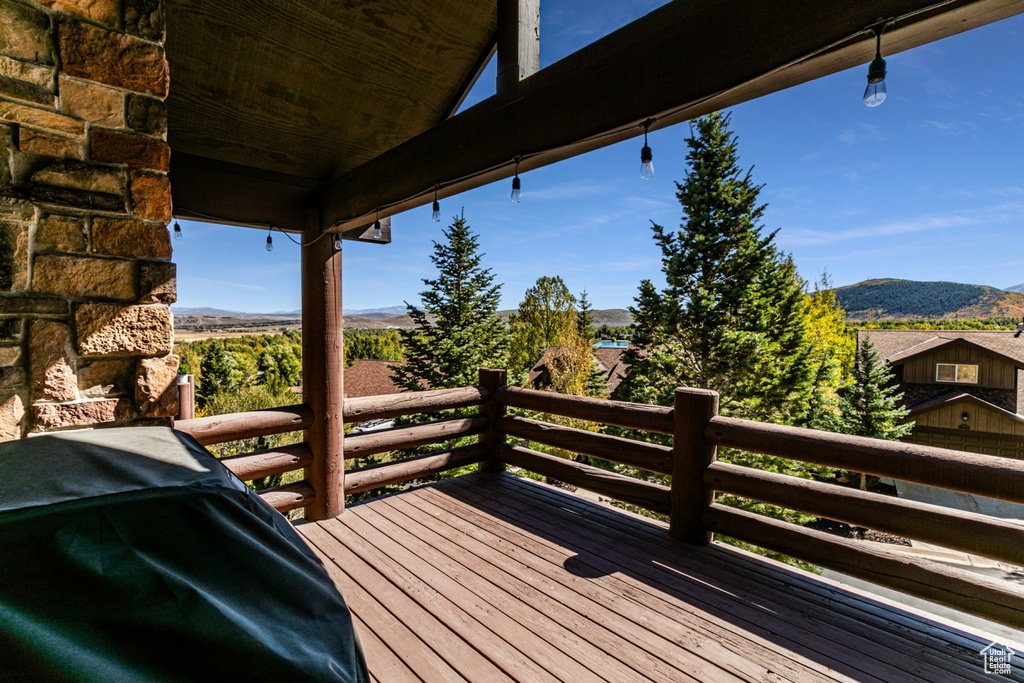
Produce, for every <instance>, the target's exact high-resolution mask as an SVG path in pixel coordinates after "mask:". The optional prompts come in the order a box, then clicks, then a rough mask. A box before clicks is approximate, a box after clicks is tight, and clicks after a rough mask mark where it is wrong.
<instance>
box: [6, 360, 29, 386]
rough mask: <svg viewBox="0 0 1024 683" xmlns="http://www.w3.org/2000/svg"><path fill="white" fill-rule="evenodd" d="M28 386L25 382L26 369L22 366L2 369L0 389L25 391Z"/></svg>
mask: <svg viewBox="0 0 1024 683" xmlns="http://www.w3.org/2000/svg"><path fill="white" fill-rule="evenodd" d="M26 385H27V382H26V381H25V368H24V367H23V366H21V365H10V366H8V367H0V389H18V390H21V389H24V388H25V386H26Z"/></svg>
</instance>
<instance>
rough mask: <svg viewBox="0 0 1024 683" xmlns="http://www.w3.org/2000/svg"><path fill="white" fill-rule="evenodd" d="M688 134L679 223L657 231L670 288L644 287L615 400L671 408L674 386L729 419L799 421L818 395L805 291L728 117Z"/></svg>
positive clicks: (701, 122)
mask: <svg viewBox="0 0 1024 683" xmlns="http://www.w3.org/2000/svg"><path fill="white" fill-rule="evenodd" d="M693 125H694V129H695V132H694V134H693V135H692V136H691V137H690V138H689V139H688V140H687V144H688V146H689V153H688V154H687V164H688V170H687V173H686V177H685V179H684V181H683V182H682V183H676V188H677V190H678V191H677V193H676V197H677V198H678V199H679V203H680V204H681V205H682V209H683V221H682V224H681V225H680V227H679V230H678V231H669V230H666V229H665V228H663V227H662V226H660V225H657V224H652V225H653V231H654V239H655V242H657V244H658V246H659V247H660V248H661V252H662V269H663V271H664V273H665V280H666V286H665V288H664V289H662V290H661V291H659V290H658V289H657V288H656V287H655V286H654V285H653V284H652V283H651V282H650V280H644V281H643V282H642V283H641V285H640V292H639V294H638V296H637V299H636V306H635V307H632V308H631V309H630V310H631V312H632V314H633V319H634V326H635V329H634V337H633V345H632V347H631V349H630V350H629V352H627V356H626V361H627V362H628V364H629V369H628V371H627V374H626V377H625V379H624V381H623V386H622V387H620V389H619V391H620V393H622V394H623V395H625V396H627V397H628V398H629V399H630V400H633V401H636V402H642V403H652V404H659V405H671V403H672V395H673V391H674V389H675V388H676V387H682V386H688V387H700V388H705V389H713V390H715V391H717V392H719V394H720V401H721V408H720V409H721V412H722V413H723V414H727V415H734V416H737V417H744V418H753V419H759V420H766V421H772V422H780V423H792V422H793V421H795V420H796V419H797V418H798V417H800V416H802V414H803V413H804V412H805V411H806V409H807V404H808V400H809V397H810V395H811V389H812V378H811V372H810V370H809V368H808V364H807V363H806V362H805V360H806V358H807V353H808V349H807V344H806V341H805V329H804V320H803V317H802V310H803V305H804V297H803V283H802V281H801V280H800V278H799V277H798V276H797V274H796V270H795V268H794V265H793V263H792V261H791V260H790V259H788V258H786V257H785V256H784V255H783V254H781V253H780V252H779V251H778V250H777V249H776V247H775V246H774V244H773V239H774V236H775V233H774V232H773V233H770V234H768V235H763V234H762V228H761V225H760V222H761V219H762V217H763V215H764V210H765V205H763V204H759V203H758V194H759V192H760V190H761V186H758V185H755V184H754V183H753V182H752V180H751V175H750V172H749V171H748V172H746V173H743V172H741V170H740V169H739V166H738V163H737V161H738V159H737V150H736V140H735V137H734V136H733V134H732V133H731V132H730V131H729V128H728V125H729V117H728V116H724V115H722V114H719V113H715V114H711V115H709V116H706V117H703V118H701V119H698V120H696V121H694V122H693Z"/></svg>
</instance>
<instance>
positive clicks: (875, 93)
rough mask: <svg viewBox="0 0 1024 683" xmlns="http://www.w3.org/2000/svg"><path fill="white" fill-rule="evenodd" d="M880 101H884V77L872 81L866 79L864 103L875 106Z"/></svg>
mask: <svg viewBox="0 0 1024 683" xmlns="http://www.w3.org/2000/svg"><path fill="white" fill-rule="evenodd" d="M882 102H885V79H884V78H883V79H882V80H880V81H876V82H874V83H872V82H871V81H868V87H867V88H865V89H864V104H865V105H867V106H869V107H877V106H878V105H880V104H881V103H882Z"/></svg>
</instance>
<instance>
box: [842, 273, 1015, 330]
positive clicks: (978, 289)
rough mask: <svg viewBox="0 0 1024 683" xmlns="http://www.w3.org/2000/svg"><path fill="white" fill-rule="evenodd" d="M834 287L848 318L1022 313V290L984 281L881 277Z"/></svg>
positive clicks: (885, 318) (995, 315) (883, 318)
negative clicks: (978, 283) (989, 284)
mask: <svg viewBox="0 0 1024 683" xmlns="http://www.w3.org/2000/svg"><path fill="white" fill-rule="evenodd" d="M834 291H835V293H836V297H837V298H838V299H839V303H840V305H841V306H842V307H843V308H844V309H845V310H846V319H847V320H892V319H899V318H932V319H940V318H995V317H1001V316H1009V317H1017V316H1021V315H1024V294H1021V293H1017V292H1010V291H1006V290H1002V289H996V288H995V287H986V286H984V285H965V284H960V283H958V282H914V281H912V280H895V279H883V280H865V281H864V282H858V283H857V284H855V285H849V286H847V287H837V288H836V289H835V290H834Z"/></svg>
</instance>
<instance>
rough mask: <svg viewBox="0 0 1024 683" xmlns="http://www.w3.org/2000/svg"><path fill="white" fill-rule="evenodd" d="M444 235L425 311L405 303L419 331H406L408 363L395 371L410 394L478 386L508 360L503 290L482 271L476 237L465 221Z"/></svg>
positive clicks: (436, 251) (423, 295) (435, 258)
mask: <svg viewBox="0 0 1024 683" xmlns="http://www.w3.org/2000/svg"><path fill="white" fill-rule="evenodd" d="M443 235H444V238H445V242H444V243H438V242H434V253H433V255H431V257H430V260H431V261H433V263H434V266H435V267H436V268H437V273H438V275H437V278H436V279H433V280H430V279H424V280H423V283H424V284H425V285H427V287H428V289H427V290H426V291H424V292H421V293H420V297H421V298H422V305H423V308H422V309H420V308H416V307H415V306H412V305H411V304H409V303H408V302H406V306H407V307H408V308H409V315H410V317H411V318H412V319H413V321H414V322H415V323H416V327H415V328H414V329H412V330H403V331H402V346H403V348H404V349H405V353H406V358H407V363H406V364H405V365H404V366H400V365H396V366H392V377H393V378H394V380H395V383H396V384H398V385H400V386H402V387H403V388H405V389H406V390H408V391H420V390H423V389H427V388H429V389H444V388H450V387H467V386H475V385H476V383H477V381H478V370H479V368H481V367H505V364H506V360H507V353H508V332H507V331H506V329H505V324H504V323H503V322H502V320H501V319H500V318H499V317H498V316H497V315H496V314H497V312H498V303H499V301H500V294H501V285H500V284H495V283H494V275H492V274H491V270H490V268H481V267H480V261H481V258H482V257H483V254H480V253H478V252H477V247H478V243H477V237H476V235H474V234H473V233H472V232H470V229H469V226H468V225H467V224H466V220H465V218H464V217H460V218H456V219H455V220H454V222H453V223H452V224H451V225H450V226H449V227H448V228H446V229H445V230H444V232H443Z"/></svg>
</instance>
